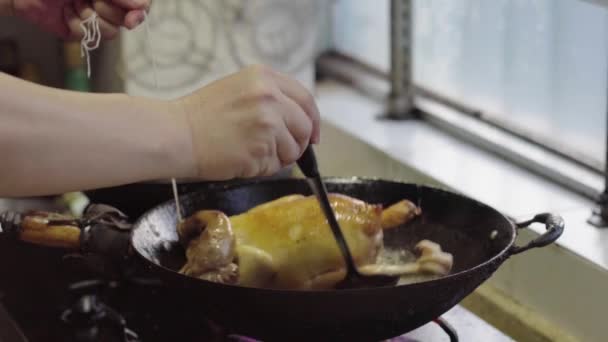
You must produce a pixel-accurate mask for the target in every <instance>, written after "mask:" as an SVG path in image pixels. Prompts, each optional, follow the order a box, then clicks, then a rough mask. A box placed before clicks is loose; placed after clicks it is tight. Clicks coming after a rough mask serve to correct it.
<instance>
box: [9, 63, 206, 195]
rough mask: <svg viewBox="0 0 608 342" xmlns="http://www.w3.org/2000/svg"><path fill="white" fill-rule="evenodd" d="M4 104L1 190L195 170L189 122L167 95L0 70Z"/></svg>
mask: <svg viewBox="0 0 608 342" xmlns="http://www.w3.org/2000/svg"><path fill="white" fill-rule="evenodd" d="M0 106H1V107H0V158H2V163H1V167H0V196H30V195H46V194H57V193H62V192H67V191H74V190H86V189H91V188H98V187H105V186H113V185H119V184H125V183H131V182H139V181H146V180H153V179H164V178H170V177H190V176H193V170H194V169H195V167H193V161H192V147H191V140H190V137H189V135H188V134H189V128H188V126H187V124H186V121H185V120H182V119H180V117H179V116H177V115H173V114H172V113H170V108H169V104H168V103H167V102H163V101H156V100H148V99H143V98H134V97H130V96H127V95H124V94H85V93H77V92H70V91H64V90H59V89H52V88H47V87H42V86H38V85H34V84H31V83H27V82H25V81H22V80H19V79H16V78H13V77H10V76H7V75H5V74H0Z"/></svg>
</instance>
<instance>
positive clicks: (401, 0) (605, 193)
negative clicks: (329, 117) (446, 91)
mask: <svg viewBox="0 0 608 342" xmlns="http://www.w3.org/2000/svg"><path fill="white" fill-rule="evenodd" d="M412 2H413V0H390V6H389V8H390V11H391V13H390V15H389V18H390V23H389V25H390V44H389V48H390V49H391V51H390V53H389V55H390V58H391V61H390V67H391V70H390V71H389V72H385V71H383V70H380V69H378V68H376V67H374V66H371V65H369V64H366V63H365V61H362V60H360V59H358V58H357V57H354V56H349V55H346V54H344V53H341V52H337V51H334V50H328V51H326V52H325V53H323V54H321V55H320V56H319V58H318V59H317V69H318V73H320V74H321V75H324V76H330V77H332V78H334V79H337V80H339V81H343V82H347V83H349V84H350V85H351V86H353V87H355V88H357V89H358V90H360V91H361V92H362V93H363V94H364V95H367V96H372V97H374V98H375V99H376V100H379V101H383V103H384V104H385V107H386V110H385V113H383V115H382V117H383V118H385V119H392V120H412V119H415V120H423V121H425V122H427V123H429V124H431V125H434V126H436V127H438V128H440V129H441V130H442V131H444V132H446V133H448V134H452V135H456V136H457V137H459V138H461V139H463V140H466V141H467V142H468V143H471V144H473V145H474V146H476V147H478V148H481V149H484V150H486V151H489V152H491V153H493V154H496V155H498V156H500V157H502V158H504V159H507V160H509V161H510V162H512V163H514V164H516V165H517V166H520V167H523V168H526V169H528V170H529V171H531V172H533V173H534V174H536V175H539V176H541V177H543V178H546V179H549V180H551V181H553V182H556V183H558V184H559V185H561V186H564V187H565V188H567V189H569V190H571V191H573V192H575V193H577V194H579V195H582V196H584V197H586V198H589V199H592V200H594V201H596V203H597V204H598V206H597V208H595V209H594V215H593V216H592V217H591V218H590V220H589V222H590V223H592V224H594V225H596V226H598V227H608V112H607V115H606V122H605V124H606V127H607V133H606V137H605V143H606V157H605V158H606V159H605V163H604V165H602V163H600V162H598V161H596V160H593V159H592V158H587V157H585V156H583V155H582V154H580V153H577V152H575V151H573V150H571V149H569V148H568V147H567V146H565V145H564V144H557V143H555V142H553V141H548V140H547V139H544V138H542V137H539V136H537V135H534V134H533V133H531V132H529V131H526V130H524V129H521V128H520V127H516V126H515V125H513V124H510V123H508V122H506V121H505V120H501V119H498V116H496V115H492V114H491V113H488V112H485V111H483V110H480V109H478V108H475V107H474V106H470V105H468V104H466V103H462V102H461V101H459V100H458V99H454V98H450V97H448V96H445V95H443V94H439V93H437V92H434V91H432V90H430V89H426V88H424V87H421V86H420V85H417V84H415V83H414V81H413V76H412V65H413V63H412V59H413V54H412V49H413V44H412V33H413V26H412V25H413V15H412V6H413V4H412ZM606 77H607V78H608V74H607V75H606ZM606 96H607V98H608V89H606ZM416 99H424V100H426V101H432V102H435V103H438V104H441V105H443V106H446V107H449V108H451V109H453V110H454V111H456V112H458V113H459V114H460V115H462V118H463V119H465V118H466V119H472V120H475V121H477V122H479V123H481V124H483V125H485V126H487V127H489V128H491V129H495V130H498V131H500V132H502V133H504V134H505V135H508V136H510V137H511V138H512V139H515V140H517V141H519V142H523V143H525V144H529V145H530V146H533V147H534V148H536V149H540V150H542V151H543V152H545V153H546V154H548V155H551V156H552V157H553V158H557V159H559V160H560V161H562V162H564V163H568V164H571V165H572V167H573V168H577V169H580V171H581V172H584V173H586V174H588V175H589V176H590V177H593V178H598V179H599V180H600V183H601V184H599V183H598V182H594V183H593V185H590V184H591V183H589V182H587V183H585V182H583V181H581V180H580V179H577V178H578V177H577V176H574V175H573V174H568V173H567V172H563V170H560V169H558V168H556V167H554V166H553V165H548V164H547V163H544V162H539V161H535V160H534V158H531V157H530V156H526V155H524V154H522V153H520V152H518V151H515V150H514V149H513V148H512V147H511V146H506V145H504V144H501V143H496V142H493V141H491V139H487V138H484V137H482V136H480V135H479V134H478V133H477V132H475V131H472V130H471V129H470V128H467V127H465V126H462V125H455V124H453V123H451V122H449V121H447V120H445V119H444V118H442V117H440V116H437V115H436V114H434V113H430V112H428V111H424V110H421V109H420V108H419V107H418V106H417V104H416Z"/></svg>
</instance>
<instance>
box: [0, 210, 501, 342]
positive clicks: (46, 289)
mask: <svg viewBox="0 0 608 342" xmlns="http://www.w3.org/2000/svg"><path fill="white" fill-rule="evenodd" d="M1 204H2V201H0V209H6V208H2V205H1ZM36 206H37V207H39V206H40V203H37V204H36ZM8 209H14V208H10V207H9V208H8ZM94 262H95V260H83V259H82V258H79V257H78V256H70V255H67V256H66V255H65V252H63V251H59V250H55V249H52V248H49V249H46V248H42V247H39V246H29V245H27V244H21V243H15V242H14V241H9V240H2V239H0V342H22V341H28V342H43V341H44V342H59V341H61V342H90V341H103V342H105V341H107V342H115V341H116V342H144V341H145V342H156V341H183V342H191V341H192V342H194V341H197V342H198V341H207V342H216V341H218V342H219V341H235V342H257V341H256V340H255V339H254V338H249V337H246V336H240V335H238V334H236V333H233V332H230V331H226V330H225V329H223V328H222V327H221V326H219V325H217V324H215V323H214V322H212V321H210V320H208V319H206V318H205V317H204V312H200V311H199V312H189V311H187V310H185V309H184V308H180V307H176V305H175V299H174V298H175V297H176V296H178V295H179V294H176V293H175V292H172V291H171V289H169V288H167V287H165V286H163V285H162V284H161V283H160V282H159V281H157V280H156V279H150V278H146V276H147V274H146V272H145V271H143V272H142V271H141V270H134V271H133V272H129V273H125V274H122V275H121V276H119V277H116V276H113V277H107V276H102V275H101V273H100V272H96V271H91V270H92V269H95V267H91V263H94ZM458 340H460V341H487V342H506V341H513V340H512V339H510V338H509V337H507V336H506V335H504V334H503V333H501V332H500V331H498V330H496V329H495V328H493V327H492V326H490V325H489V324H487V323H486V322H485V321H483V320H481V319H480V318H479V317H476V316H475V315H474V314H472V313H471V312H469V311H467V310H466V309H464V308H462V307H461V306H456V307H454V308H453V309H452V310H450V311H448V312H447V313H445V314H444V315H443V317H440V318H438V319H437V320H436V322H431V323H428V324H427V325H425V326H422V327H420V328H418V329H416V330H414V331H411V332H409V333H407V334H405V335H403V336H399V337H395V338H393V339H390V340H389V341H391V342H426V341H439V342H443V341H445V342H447V341H458Z"/></svg>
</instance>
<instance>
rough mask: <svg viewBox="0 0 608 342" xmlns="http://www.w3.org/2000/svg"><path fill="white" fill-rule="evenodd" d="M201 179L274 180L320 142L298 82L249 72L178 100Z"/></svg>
mask: <svg viewBox="0 0 608 342" xmlns="http://www.w3.org/2000/svg"><path fill="white" fill-rule="evenodd" d="M174 104H175V105H176V106H177V107H176V108H178V110H179V112H178V113H179V115H180V116H181V117H182V118H185V120H187V122H188V124H189V126H190V128H191V135H192V136H191V139H192V150H193V153H194V156H193V160H194V165H195V168H196V173H197V176H198V177H201V178H203V179H207V180H226V179H231V178H240V177H244V178H248V177H256V176H270V175H272V174H274V173H276V172H277V171H279V170H280V169H281V168H282V167H285V166H287V165H289V164H292V163H293V162H295V161H296V160H297V159H298V158H299V157H300V156H301V155H302V153H303V152H304V150H305V149H306V147H307V146H308V145H309V143H311V142H312V143H318V142H319V131H320V128H319V124H320V123H319V122H320V115H319V110H318V108H317V106H316V104H315V101H314V98H313V96H312V95H311V94H310V93H309V92H308V91H307V90H306V88H304V87H303V86H302V85H301V84H300V83H298V82H297V81H295V80H293V79H291V78H289V77H287V76H285V75H283V74H280V73H278V72H276V71H273V70H271V69H269V68H267V67H264V66H250V67H247V68H245V69H243V70H241V71H240V72H237V73H234V74H232V75H229V76H227V77H225V78H223V79H220V80H218V81H215V82H213V83H211V84H209V85H208V86H206V87H203V88H202V89H200V90H198V91H196V92H194V93H192V94H190V95H188V96H185V97H182V98H180V99H178V100H175V102H174Z"/></svg>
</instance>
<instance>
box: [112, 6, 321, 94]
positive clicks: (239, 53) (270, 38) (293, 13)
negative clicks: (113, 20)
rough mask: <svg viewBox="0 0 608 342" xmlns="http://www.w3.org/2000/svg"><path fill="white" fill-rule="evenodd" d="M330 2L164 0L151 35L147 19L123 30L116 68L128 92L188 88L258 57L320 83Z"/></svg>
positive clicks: (181, 91) (182, 90)
mask: <svg viewBox="0 0 608 342" xmlns="http://www.w3.org/2000/svg"><path fill="white" fill-rule="evenodd" d="M326 3H327V2H326V1H325V0H314V1H289V0H264V1H255V2H252V1H246V0H231V1H211V0H207V1H206V0H180V1H157V2H155V3H154V5H153V8H152V10H151V15H150V18H149V22H148V24H149V25H150V27H149V28H150V36H149V37H148V36H147V35H146V27H145V26H141V27H139V28H138V29H136V30H134V31H125V32H123V35H122V44H121V48H122V61H121V62H122V63H120V65H119V66H118V67H117V68H116V69H117V71H118V72H119V73H120V76H121V77H122V79H123V80H124V82H125V90H126V92H127V93H130V94H134V95H142V96H152V97H162V98H172V97H176V96H180V95H183V94H185V93H189V92H191V91H192V90H194V89H196V88H198V87H200V86H201V85H204V84H206V83H208V82H210V81H212V80H215V79H217V78H220V77H222V76H224V75H226V74H228V73H231V72H234V71H236V70H238V69H239V68H241V67H242V66H244V65H247V64H253V63H264V64H268V65H271V66H273V67H274V68H276V69H278V70H280V71H283V72H285V73H288V74H290V75H292V76H294V77H296V78H297V79H299V80H300V81H301V82H303V83H304V84H305V85H306V86H307V87H308V88H310V89H312V88H313V84H314V68H313V66H314V60H313V58H314V57H315V56H316V53H317V52H318V49H319V48H320V46H321V45H322V44H323V43H324V42H325V40H326V37H325V35H324V34H325V33H326V31H325V30H324V28H325V27H326V25H327V10H326V9H325V8H324V7H322V6H325V5H326ZM153 58H155V62H156V66H157V72H158V86H159V88H160V90H158V91H157V90H156V83H155V79H154V60H153Z"/></svg>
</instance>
